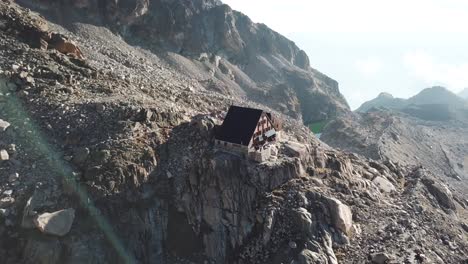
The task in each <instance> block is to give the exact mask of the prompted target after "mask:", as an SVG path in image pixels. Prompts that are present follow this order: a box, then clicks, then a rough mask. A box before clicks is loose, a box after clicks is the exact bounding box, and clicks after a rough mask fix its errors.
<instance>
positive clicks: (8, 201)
mask: <svg viewBox="0 0 468 264" xmlns="http://www.w3.org/2000/svg"><path fill="white" fill-rule="evenodd" d="M14 203H15V198H13V197H3V198H2V199H0V207H9V206H11V205H13V204H14Z"/></svg>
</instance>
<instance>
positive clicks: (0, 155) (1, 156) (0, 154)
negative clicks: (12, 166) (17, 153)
mask: <svg viewBox="0 0 468 264" xmlns="http://www.w3.org/2000/svg"><path fill="white" fill-rule="evenodd" d="M9 159H10V155H9V154H8V152H7V151H6V150H5V149H2V150H0V161H7V160H9Z"/></svg>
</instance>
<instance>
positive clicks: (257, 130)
mask: <svg viewBox="0 0 468 264" xmlns="http://www.w3.org/2000/svg"><path fill="white" fill-rule="evenodd" d="M276 140H277V131H276V130H275V124H274V123H273V122H272V115H271V114H270V113H267V112H265V111H263V110H260V109H254V108H247V107H240V106H231V107H230V108H229V111H228V112H227V114H226V117H225V118H224V121H223V124H222V125H221V126H220V127H219V129H218V131H217V133H216V136H215V144H216V147H219V148H223V149H225V150H228V151H233V152H236V153H239V154H241V155H242V156H243V157H247V156H251V157H252V156H255V155H257V156H258V155H259V154H262V152H263V151H265V150H264V148H263V147H264V146H265V145H266V144H267V143H268V142H273V141H276ZM254 159H256V160H258V158H254ZM261 159H263V158H261Z"/></svg>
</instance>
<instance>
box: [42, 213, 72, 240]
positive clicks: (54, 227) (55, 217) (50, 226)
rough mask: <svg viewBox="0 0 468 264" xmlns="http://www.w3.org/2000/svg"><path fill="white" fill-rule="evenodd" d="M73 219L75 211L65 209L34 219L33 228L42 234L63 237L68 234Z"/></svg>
mask: <svg viewBox="0 0 468 264" xmlns="http://www.w3.org/2000/svg"><path fill="white" fill-rule="evenodd" d="M74 219H75V210H74V209H72V208H70V209H65V210H60V211H57V212H53V213H43V214H40V215H38V216H37V217H36V218H35V219H34V224H35V226H36V227H37V228H38V229H39V230H40V231H41V232H43V233H45V234H49V235H55V236H64V235H66V234H68V232H70V229H71V227H72V224H73V220H74Z"/></svg>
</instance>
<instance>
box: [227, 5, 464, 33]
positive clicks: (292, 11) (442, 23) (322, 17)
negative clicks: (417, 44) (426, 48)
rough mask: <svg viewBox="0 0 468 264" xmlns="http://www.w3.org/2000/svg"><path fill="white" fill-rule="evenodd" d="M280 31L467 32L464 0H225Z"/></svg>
mask: <svg viewBox="0 0 468 264" xmlns="http://www.w3.org/2000/svg"><path fill="white" fill-rule="evenodd" d="M224 2H225V3H226V4H228V5H231V7H233V8H234V9H237V10H240V11H242V12H244V13H246V14H247V15H249V16H251V18H252V19H253V20H254V21H256V22H262V23H265V24H267V25H269V26H271V27H272V28H273V29H275V30H278V31H279V32H281V33H283V34H288V33H312V32H452V33H453V32H457V33H468V27H466V25H467V24H468V1H466V0H411V1H408V0H393V1H375V0H355V1H349V0H327V1H323V0H290V1H283V0H255V1H252V0H224Z"/></svg>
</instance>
